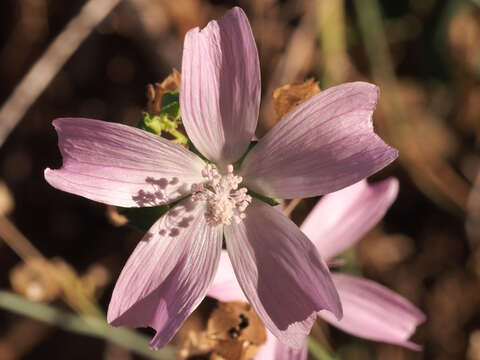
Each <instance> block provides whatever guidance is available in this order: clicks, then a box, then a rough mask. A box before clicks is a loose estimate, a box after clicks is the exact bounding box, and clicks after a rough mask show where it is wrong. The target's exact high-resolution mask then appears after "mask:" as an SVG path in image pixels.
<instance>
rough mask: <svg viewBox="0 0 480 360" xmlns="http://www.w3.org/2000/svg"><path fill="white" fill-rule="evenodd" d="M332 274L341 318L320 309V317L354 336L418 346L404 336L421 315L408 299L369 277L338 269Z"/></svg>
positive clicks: (418, 320) (422, 317)
mask: <svg viewBox="0 0 480 360" xmlns="http://www.w3.org/2000/svg"><path fill="white" fill-rule="evenodd" d="M332 278H333V281H334V283H335V285H336V286H337V289H338V292H339V294H340V299H341V300H342V305H343V318H342V320H340V321H338V320H336V319H335V317H333V316H332V315H331V314H329V313H327V312H325V311H322V312H321V313H320V316H321V317H322V318H323V319H325V320H326V321H328V322H329V323H330V324H332V325H334V326H336V327H338V328H339V329H342V330H343V331H346V332H348V333H350V334H353V335H355V336H359V337H362V338H365V339H369V340H375V341H382V342H386V343H391V344H397V345H400V346H404V347H407V348H409V349H412V350H420V349H421V347H420V346H419V345H417V344H414V343H412V342H410V341H408V338H409V337H410V336H411V335H412V334H413V333H414V332H415V329H416V327H417V326H418V325H419V324H421V323H422V322H424V321H425V315H424V314H423V313H422V312H421V311H420V310H419V309H417V308H416V307H415V306H414V305H412V304H411V303H410V302H409V301H408V300H406V299H405V298H403V297H401V296H400V295H398V294H396V293H394V292H393V291H391V290H389V289H387V288H386V287H384V286H382V285H380V284H378V283H376V282H374V281H371V280H366V279H362V278H358V277H355V276H350V275H345V274H339V273H337V274H332Z"/></svg>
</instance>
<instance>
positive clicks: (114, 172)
mask: <svg viewBox="0 0 480 360" xmlns="http://www.w3.org/2000/svg"><path fill="white" fill-rule="evenodd" d="M53 126H54V127H55V130H56V131H57V133H58V146H59V148H60V152H61V153H62V157H63V166H62V167H61V168H60V169H58V170H51V169H48V168H47V169H45V179H46V180H47V181H48V183H49V184H50V185H52V186H53V187H55V188H57V189H60V190H63V191H66V192H69V193H72V194H76V195H80V196H83V197H86V198H88V199H91V200H95V201H99V202H102V203H106V204H111V205H116V206H124V207H138V206H156V205H161V204H165V203H169V202H172V201H175V200H178V199H179V198H181V197H183V196H185V195H186V194H188V193H189V192H190V187H191V184H192V183H198V182H201V181H203V178H202V176H201V171H202V169H203V167H204V166H205V163H204V162H203V161H202V160H201V159H200V158H199V157H198V156H196V155H195V154H193V153H191V152H190V151H188V150H186V149H185V148H183V147H181V146H180V145H177V144H174V143H172V142H171V141H168V140H166V139H164V138H161V137H160V136H157V135H154V134H150V133H148V132H146V131H143V130H140V129H136V128H133V127H130V126H126V125H122V124H115V123H109V122H104V121H99V120H91V119H82V118H64V119H56V120H54V121H53Z"/></svg>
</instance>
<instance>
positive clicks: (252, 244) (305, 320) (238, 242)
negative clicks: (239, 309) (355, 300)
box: [224, 199, 342, 349]
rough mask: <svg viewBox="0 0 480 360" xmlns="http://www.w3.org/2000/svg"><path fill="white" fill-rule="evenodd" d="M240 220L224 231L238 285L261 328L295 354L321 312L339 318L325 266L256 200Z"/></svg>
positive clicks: (299, 236) (293, 228)
mask: <svg viewBox="0 0 480 360" xmlns="http://www.w3.org/2000/svg"><path fill="white" fill-rule="evenodd" d="M246 216H247V217H246V219H244V220H243V221H242V222H240V223H239V224H232V225H230V226H226V227H225V230H224V231H225V240H226V242H227V250H228V253H229V255H230V259H231V261H232V265H233V268H234V270H235V274H236V276H237V279H238V282H239V283H240V286H241V287H242V290H243V292H244V293H245V295H246V297H247V299H248V301H249V303H250V304H251V305H252V306H253V308H254V310H255V312H256V313H257V314H258V316H259V317H260V319H261V320H262V321H263V323H264V324H265V326H266V327H267V328H268V329H269V330H270V331H271V332H272V333H273V334H274V335H275V336H276V337H278V338H279V340H280V341H282V342H283V343H284V344H286V345H288V346H290V347H293V348H295V349H300V348H301V347H302V346H303V344H304V340H305V337H306V336H307V335H308V333H309V332H310V329H311V327H312V325H313V322H314V321H315V317H316V316H315V314H316V312H317V311H319V310H321V309H327V310H330V311H332V312H333V313H334V314H335V315H336V316H337V317H341V316H342V308H341V304H340V302H339V299H338V295H337V292H336V290H335V287H334V286H333V282H332V280H331V278H330V273H329V271H328V268H327V266H326V265H325V263H324V262H323V261H322V259H321V258H320V256H319V255H318V252H317V250H316V249H315V247H314V245H313V244H312V242H310V240H308V238H307V237H306V236H305V235H303V233H302V232H301V231H300V230H299V229H298V228H297V226H296V225H295V224H294V223H293V222H292V221H291V220H290V219H288V218H287V217H285V216H284V215H283V214H281V213H280V212H278V211H277V210H275V209H273V208H272V207H270V206H269V205H267V204H265V203H263V202H262V201H260V200H255V199H254V200H253V201H252V203H251V205H250V206H249V207H248V208H247V210H246Z"/></svg>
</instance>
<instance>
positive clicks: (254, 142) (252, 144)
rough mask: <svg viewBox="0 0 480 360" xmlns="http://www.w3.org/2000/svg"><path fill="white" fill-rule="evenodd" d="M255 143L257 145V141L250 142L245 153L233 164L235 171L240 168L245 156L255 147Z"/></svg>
mask: <svg viewBox="0 0 480 360" xmlns="http://www.w3.org/2000/svg"><path fill="white" fill-rule="evenodd" d="M257 143H258V141H250V144H248V148H247V151H245V153H244V154H243V155H242V157H241V158H240V159H238V160H237V162H236V163H235V165H234V167H235V169H238V168H239V167H240V165H241V164H242V161H243V159H245V156H247V154H248V153H249V152H250V150H252V149H253V147H254V146H255V145H257Z"/></svg>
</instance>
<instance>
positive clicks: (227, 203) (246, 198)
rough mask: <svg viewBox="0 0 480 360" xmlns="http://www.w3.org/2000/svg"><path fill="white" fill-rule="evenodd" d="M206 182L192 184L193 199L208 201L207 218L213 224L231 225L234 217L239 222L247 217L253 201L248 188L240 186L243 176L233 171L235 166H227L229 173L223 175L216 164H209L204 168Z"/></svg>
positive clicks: (203, 173)
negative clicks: (246, 213) (247, 209)
mask: <svg viewBox="0 0 480 360" xmlns="http://www.w3.org/2000/svg"><path fill="white" fill-rule="evenodd" d="M202 176H203V177H204V178H205V179H206V180H207V181H206V182H205V183H198V184H193V185H192V193H193V195H192V197H191V200H192V201H198V200H204V201H206V202H207V211H206V212H205V218H206V219H207V224H209V225H211V226H217V225H230V224H231V222H232V219H233V220H235V222H236V223H237V224H238V223H239V222H241V221H242V219H244V218H245V216H246V215H245V209H246V208H247V206H248V205H249V204H250V202H251V201H252V197H251V196H250V195H247V191H248V190H247V188H245V187H242V188H240V189H239V188H238V185H240V183H241V182H242V180H243V179H242V177H241V176H237V175H235V174H234V173H233V166H232V165H228V166H227V174H226V175H221V174H220V173H219V172H218V170H217V168H216V167H215V165H212V164H208V165H207V166H206V167H205V168H204V169H203V170H202Z"/></svg>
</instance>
